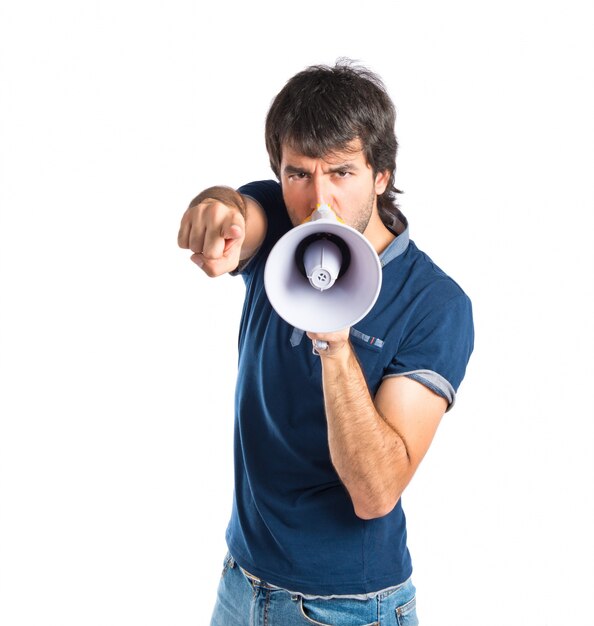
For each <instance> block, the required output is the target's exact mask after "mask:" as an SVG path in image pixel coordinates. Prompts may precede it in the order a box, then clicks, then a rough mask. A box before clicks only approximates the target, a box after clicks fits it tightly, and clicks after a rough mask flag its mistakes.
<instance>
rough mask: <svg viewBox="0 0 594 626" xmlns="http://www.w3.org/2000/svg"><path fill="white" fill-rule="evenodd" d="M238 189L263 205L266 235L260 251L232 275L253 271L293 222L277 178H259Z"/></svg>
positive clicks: (247, 273) (246, 273)
mask: <svg viewBox="0 0 594 626" xmlns="http://www.w3.org/2000/svg"><path fill="white" fill-rule="evenodd" d="M238 191H239V193H241V194H242V195H244V196H248V197H250V198H252V200H254V201H256V202H257V203H258V204H259V205H260V206H261V207H262V209H263V210H264V213H265V215H266V221H267V227H266V236H265V238H264V241H263V242H262V245H261V246H260V249H259V250H258V252H256V254H255V255H254V256H253V257H252V258H251V259H247V260H246V261H244V262H242V263H241V264H240V265H239V267H238V268H237V269H236V270H235V271H233V272H231V274H232V275H237V274H243V275H244V276H245V275H249V274H250V273H251V271H252V270H253V268H254V261H255V260H256V259H257V258H261V257H263V256H264V257H267V256H268V253H269V252H270V250H271V249H272V246H274V244H275V243H276V242H277V241H278V240H279V239H280V237H282V236H283V235H284V234H285V233H286V232H287V230H289V228H291V222H290V220H289V216H288V214H287V209H286V208H285V203H284V200H283V193H282V190H281V186H280V185H279V183H278V182H276V181H275V180H259V181H255V182H252V183H248V184H247V185H243V186H242V187H240V188H239V189H238Z"/></svg>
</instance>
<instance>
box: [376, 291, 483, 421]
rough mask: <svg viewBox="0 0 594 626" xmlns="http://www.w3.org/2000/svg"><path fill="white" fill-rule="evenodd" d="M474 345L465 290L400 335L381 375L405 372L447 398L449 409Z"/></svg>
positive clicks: (469, 307) (470, 309) (470, 315)
mask: <svg viewBox="0 0 594 626" xmlns="http://www.w3.org/2000/svg"><path fill="white" fill-rule="evenodd" d="M473 346H474V325H473V321H472V305H471V302H470V299H469V298H468V296H466V294H465V293H464V292H460V293H459V294H458V295H456V296H454V297H453V298H451V299H450V300H447V301H446V302H444V303H443V304H441V305H440V306H437V307H432V308H431V309H430V310H429V312H428V313H427V314H426V315H425V316H424V317H422V318H421V319H420V320H419V321H418V323H416V325H415V326H414V327H413V328H412V329H411V330H410V332H409V333H408V334H407V336H406V337H405V338H404V339H403V341H402V343H401V346H400V348H399V349H398V352H397V354H396V355H395V357H394V358H393V360H392V362H391V363H390V365H389V366H388V368H387V369H386V374H385V376H384V378H389V377H391V376H406V377H408V378H412V379H413V380H416V381H418V382H420V383H421V384H423V385H425V386H426V387H428V388H429V389H431V390H432V391H434V392H435V393H437V394H438V395H440V396H442V397H443V398H445V399H446V400H447V402H448V410H450V409H451V408H452V406H453V405H454V402H455V399H456V392H457V390H458V387H459V386H460V383H461V382H462V379H463V378H464V374H465V372H466V365H467V364H468V360H469V358H470V355H471V353H472V350H473Z"/></svg>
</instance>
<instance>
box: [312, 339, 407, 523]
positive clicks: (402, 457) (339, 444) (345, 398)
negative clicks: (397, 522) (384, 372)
mask: <svg viewBox="0 0 594 626" xmlns="http://www.w3.org/2000/svg"><path fill="white" fill-rule="evenodd" d="M322 379H323V386H324V401H325V408H326V417H327V420H328V442H329V446H330V455H331V458H332V463H333V464H334V467H335V469H336V471H337V472H338V475H339V476H340V478H341V480H342V481H343V483H344V485H345V487H346V488H347V490H348V492H349V494H350V496H351V499H352V501H353V505H354V507H355V513H356V514H357V515H358V516H359V517H362V518H364V519H370V518H374V517H381V516H382V515H386V514H387V513H389V512H390V511H391V510H392V508H393V507H394V506H395V504H396V502H397V501H398V499H399V498H400V494H401V493H402V490H403V489H404V487H405V486H406V484H407V483H408V481H409V480H410V476H411V468H410V462H409V458H408V453H407V450H406V445H405V443H404V441H403V439H402V438H401V437H400V435H399V434H398V433H397V432H396V431H395V430H394V429H393V428H392V427H391V426H390V425H389V424H388V423H387V422H386V421H385V420H384V419H383V418H382V416H381V415H380V413H379V412H378V411H377V409H376V407H375V405H374V402H373V399H372V398H371V395H370V393H369V390H368V388H367V383H366V381H365V377H364V375H363V372H362V371H361V367H360V365H359V362H358V361H357V358H356V356H355V354H354V352H353V349H352V347H351V346H350V344H346V345H345V346H344V348H343V349H342V350H341V351H340V354H338V355H336V356H334V357H332V358H323V359H322Z"/></svg>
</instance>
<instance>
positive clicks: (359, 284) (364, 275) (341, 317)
mask: <svg viewBox="0 0 594 626" xmlns="http://www.w3.org/2000/svg"><path fill="white" fill-rule="evenodd" d="M264 286H265V288H266V294H267V296H268V299H269V300H270V304H272V306H273V308H274V310H275V311H276V312H277V313H278V314H279V315H280V316H281V317H282V318H283V319H284V320H285V321H286V322H288V323H289V324H291V325H292V326H294V327H295V328H299V329H300V330H305V331H309V332H314V333H329V332H334V331H336V330H341V329H342V328H347V327H349V326H352V325H353V324H355V323H356V322H358V321H359V320H360V319H362V318H363V317H365V315H367V313H368V312H369V310H370V309H371V307H372V306H373V305H374V304H375V301H376V300H377V297H378V296H379V292H380V289H381V286H382V268H381V264H380V261H379V258H378V256H377V253H376V251H375V250H374V248H373V246H372V245H371V244H370V243H369V241H368V240H367V239H365V237H364V236H363V235H362V234H361V233H359V232H358V231H356V230H355V229H354V228H351V227H350V226H347V225H346V224H343V223H342V222H340V221H339V220H338V218H337V217H336V215H335V213H334V211H332V209H331V208H330V207H329V206H328V205H326V204H322V205H321V206H318V208H317V209H316V210H315V211H314V212H313V213H312V215H311V217H310V218H309V220H308V221H306V222H305V223H303V224H300V225H299V226H296V227H295V228H292V229H291V230H290V231H289V232H288V233H286V234H285V235H284V236H283V237H281V239H279V240H278V242H277V243H276V245H275V246H274V248H273V249H272V251H271V252H270V254H269V256H268V260H267V261H266V268H265V269H264Z"/></svg>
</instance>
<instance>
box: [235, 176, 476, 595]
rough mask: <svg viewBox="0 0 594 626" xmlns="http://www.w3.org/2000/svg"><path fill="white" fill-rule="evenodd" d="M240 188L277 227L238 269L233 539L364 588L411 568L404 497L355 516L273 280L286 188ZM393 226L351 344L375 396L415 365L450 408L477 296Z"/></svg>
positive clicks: (299, 583) (291, 573) (279, 576)
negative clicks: (374, 292)
mask: <svg viewBox="0 0 594 626" xmlns="http://www.w3.org/2000/svg"><path fill="white" fill-rule="evenodd" d="M240 192H241V193H243V194H245V195H248V196H250V197H252V198H254V199H255V200H256V201H257V202H259V204H260V205H261V206H262V207H263V209H264V210H265V212H266V215H267V218H268V230H267V234H266V238H265V240H264V243H263V245H262V247H261V248H260V250H259V251H258V253H257V254H256V255H255V257H254V258H253V259H252V260H251V261H250V262H249V263H248V264H247V265H246V266H245V267H244V268H243V269H242V270H241V272H240V273H241V275H242V276H243V279H244V281H245V286H246V296H245V303H244V307H243V314H242V319H241V325H240V332H239V370H238V379H237V388H236V397H235V407H236V409H235V410H236V415H235V444H234V445H235V492H234V499H233V510H232V514H231V521H230V523H229V527H228V529H227V536H226V537H227V544H228V547H229V550H230V552H231V554H232V555H233V557H234V558H235V560H236V561H237V562H238V563H239V565H240V566H241V567H243V568H244V569H246V570H247V571H249V572H250V573H251V574H253V575H255V576H257V577H259V578H261V579H263V580H266V581H267V582H269V583H271V584H273V585H277V586H279V587H283V588H285V589H289V590H291V591H298V592H301V593H304V594H315V595H351V594H365V593H372V592H374V591H378V590H380V589H384V588H386V587H391V586H393V585H397V584H399V583H401V582H404V581H405V580H406V579H407V578H408V577H409V576H410V575H411V572H412V565H411V559H410V554H409V551H408V548H407V545H406V521H405V516H404V513H403V511H402V506H401V503H400V501H399V502H398V504H397V505H396V507H395V508H394V510H393V511H392V512H391V513H389V514H388V515H386V516H385V517H381V518H378V519H373V520H362V519H360V518H358V517H357V516H356V515H355V513H354V509H353V505H352V502H351V500H350V497H349V495H348V493H347V491H346V489H345V487H344V486H343V484H342V483H341V481H340V479H339V477H338V475H337V473H336V471H335V470H334V467H333V466H332V463H331V461H330V452H329V448H328V434H327V423H326V417H325V414H324V399H323V392H322V378H321V363H320V358H319V357H317V356H315V355H314V354H312V349H311V341H310V340H309V339H308V337H307V336H306V335H305V334H304V332H303V330H302V329H295V328H293V327H292V326H290V325H289V324H288V323H287V322H285V321H284V320H283V319H281V318H280V317H279V316H278V314H277V313H276V312H275V311H274V309H273V308H272V307H271V305H270V302H269V301H268V298H267V296H266V292H265V290H264V279H263V277H264V267H265V264H266V259H267V257H268V253H269V252H270V250H271V249H272V247H273V246H274V244H275V243H276V242H277V241H278V239H279V238H280V237H281V236H282V235H283V234H285V233H286V232H287V231H288V230H289V229H290V228H291V227H292V224H291V222H290V220H289V218H288V215H287V212H286V208H285V205H284V202H283V197H282V192H281V188H280V186H279V184H278V183H277V182H275V181H260V182H255V183H250V184H248V185H246V186H244V187H242V188H241V189H240ZM393 229H394V232H395V233H398V236H397V237H396V238H395V239H394V240H393V242H392V243H391V244H390V246H388V248H387V249H386V250H385V251H384V252H383V254H382V255H381V257H380V260H381V262H382V272H383V281H382V288H381V292H380V295H379V298H378V300H377V302H376V304H375V305H374V307H373V308H372V310H371V311H370V312H369V313H368V314H367V316H366V317H364V318H363V319H362V320H361V321H360V322H358V323H357V324H356V328H352V329H351V337H350V339H351V343H352V345H353V347H354V350H355V352H356V354H357V357H358V359H359V362H360V364H361V368H362V370H363V372H364V374H365V378H366V380H367V383H368V386H369V389H370V392H371V394H372V396H373V395H374V394H375V392H376V391H377V389H378V388H379V386H380V384H381V382H382V381H383V380H384V379H385V378H386V377H390V376H408V377H410V378H414V379H415V380H417V381H419V382H420V383H422V384H424V385H426V386H427V387H429V388H430V389H432V390H433V391H434V392H435V393H437V394H439V395H441V396H443V397H444V398H446V400H447V401H448V404H449V406H450V407H451V405H452V404H453V402H454V399H455V394H456V390H457V388H458V386H459V384H460V382H461V381H462V378H463V376H464V371H465V368H466V364H467V362H468V359H469V357H470V353H471V352H472V347H473V324H472V311H471V304H470V300H469V299H468V297H467V296H466V295H465V294H464V292H463V291H462V289H461V288H460V287H459V286H458V285H457V284H456V283H455V282H454V281H453V280H452V279H451V278H449V277H448V276H446V274H444V273H443V272H442V271H441V270H440V269H439V268H438V267H437V266H436V265H435V264H434V263H433V262H432V261H431V259H429V257H427V255H425V254H424V253H423V252H421V251H420V250H419V249H418V248H417V247H416V246H415V245H414V243H413V242H412V241H409V238H408V225H407V224H406V220H405V218H404V217H403V216H402V215H401V214H400V216H399V218H396V220H395V223H394V225H393ZM304 330H307V329H304Z"/></svg>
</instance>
